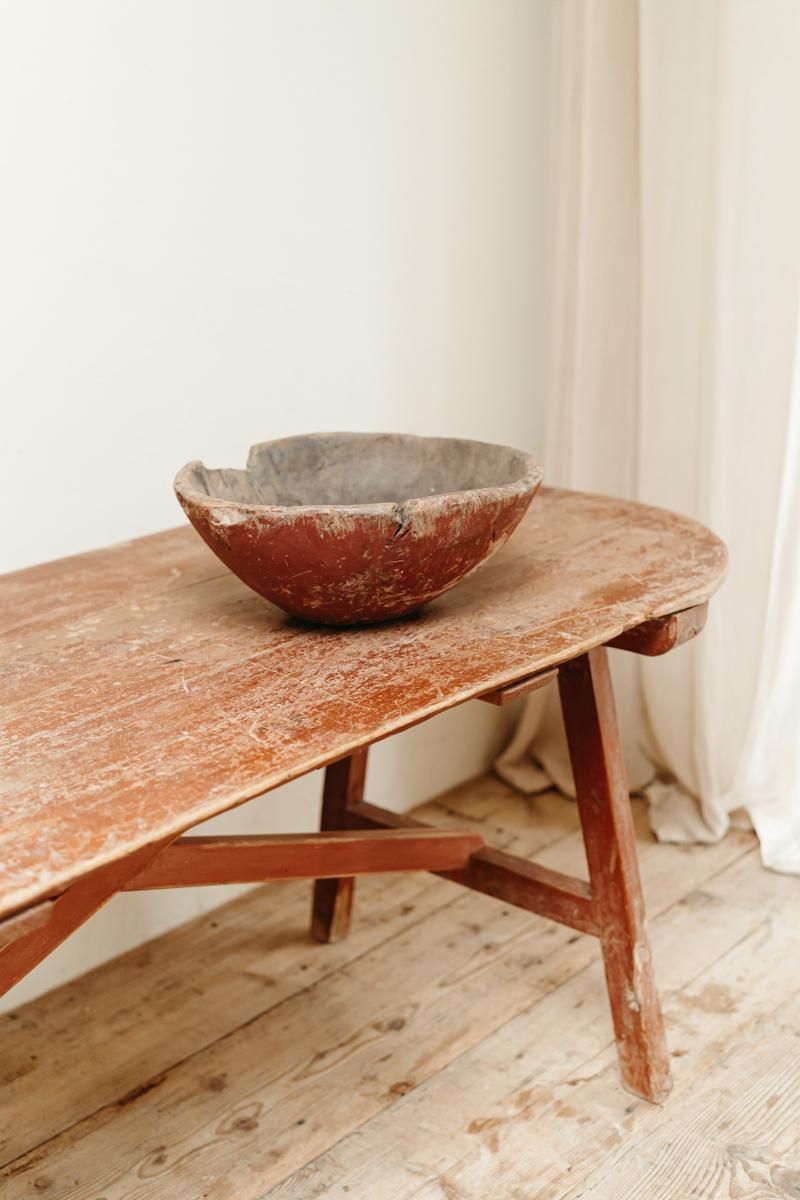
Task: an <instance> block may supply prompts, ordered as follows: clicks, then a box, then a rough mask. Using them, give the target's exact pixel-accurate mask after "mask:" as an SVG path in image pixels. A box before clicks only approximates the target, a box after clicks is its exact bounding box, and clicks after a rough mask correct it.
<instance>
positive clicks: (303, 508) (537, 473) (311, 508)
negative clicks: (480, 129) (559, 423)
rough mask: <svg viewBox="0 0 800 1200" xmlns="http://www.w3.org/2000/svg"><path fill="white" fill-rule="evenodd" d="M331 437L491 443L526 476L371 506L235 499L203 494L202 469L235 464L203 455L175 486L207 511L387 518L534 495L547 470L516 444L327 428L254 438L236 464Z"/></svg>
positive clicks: (179, 493) (179, 474)
mask: <svg viewBox="0 0 800 1200" xmlns="http://www.w3.org/2000/svg"><path fill="white" fill-rule="evenodd" d="M331 437H355V438H365V439H366V438H385V437H397V438H402V439H403V440H404V441H419V442H461V443H468V444H470V445H474V446H487V447H491V448H492V449H493V450H507V451H508V453H509V454H514V455H518V456H519V457H521V459H522V460H523V462H524V464H525V470H524V472H523V474H522V475H520V476H518V477H517V478H516V479H512V480H510V481H509V482H508V483H498V484H492V485H489V486H487V487H479V488H461V489H456V490H452V491H448V492H433V493H431V494H429V495H426V496H407V497H406V498H405V499H403V500H378V501H373V502H371V503H366V504H248V503H247V502H246V501H243V500H229V499H227V498H225V497H222V496H210V495H209V494H208V493H207V492H202V491H200V490H199V488H197V487H195V486H194V484H193V482H191V477H192V475H193V474H194V473H195V472H196V471H197V470H198V468H201V469H202V470H204V471H208V470H229V469H231V468H219V467H207V466H206V465H205V463H204V462H203V461H202V460H201V459H199V458H195V459H192V460H191V461H190V462H188V463H185V464H184V465H183V466H182V467H181V468H180V470H179V471H178V472H177V474H176V475H175V479H174V480H173V487H174V489H175V494H176V495H177V497H178V500H179V501H180V502H181V503H183V501H184V500H185V501H187V503H190V504H192V505H194V506H199V507H202V508H205V509H220V510H222V511H223V512H237V513H252V514H253V515H254V516H258V515H259V514H270V515H272V514H287V513H291V514H293V513H298V514H303V515H309V514H312V513H337V514H342V515H352V516H384V515H389V514H396V513H397V512H398V510H403V511H405V509H406V508H407V507H409V506H413V507H414V508H418V507H421V506H424V505H430V504H437V503H439V502H441V501H442V500H448V499H452V498H453V497H456V496H459V497H461V496H470V497H475V498H476V499H477V498H480V497H484V496H486V495H487V494H488V493H491V494H492V496H493V497H495V498H503V499H511V498H512V497H513V496H520V495H525V494H527V493H529V492H530V493H533V492H535V491H536V489H537V488H538V487H539V485H540V483H541V482H542V478H543V472H542V468H541V467H540V465H539V463H538V462H537V461H536V459H535V458H534V457H533V455H531V454H529V453H528V451H526V450H519V449H516V448H515V447H514V446H506V445H505V444H503V443H502V442H485V441H481V440H480V439H478V438H460V437H443V436H438V435H435V434H430V435H429V434H415V433H385V432H371V431H366V432H360V431H358V432H357V431H350V430H342V431H335V430H334V431H326V432H324V433H300V434H290V435H289V436H288V437H282V438H272V439H269V440H267V441H264V442H254V443H253V445H252V446H251V447H250V449H249V450H248V457H247V462H246V465H245V467H244V468H239V467H235V468H233V469H234V470H242V469H244V470H245V471H247V470H248V469H249V463H250V456H251V454H252V452H253V450H255V449H260V448H261V447H262V446H274V445H279V444H282V443H284V442H299V441H306V440H307V439H308V438H331Z"/></svg>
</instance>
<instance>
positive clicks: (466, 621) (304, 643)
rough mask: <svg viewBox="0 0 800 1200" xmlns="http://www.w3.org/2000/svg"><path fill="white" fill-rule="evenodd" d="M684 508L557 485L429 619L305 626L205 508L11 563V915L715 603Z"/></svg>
mask: <svg viewBox="0 0 800 1200" xmlns="http://www.w3.org/2000/svg"><path fill="white" fill-rule="evenodd" d="M725 565H726V552H725V547H724V545H723V544H722V542H720V540H719V539H718V538H717V537H715V536H714V535H713V534H712V533H710V532H709V530H707V529H705V528H704V527H703V526H702V525H699V524H697V522H695V521H692V520H689V519H688V518H686V517H680V516H676V515H675V514H673V513H670V512H666V511H665V510H663V509H656V508H650V507H647V506H645V505H642V504H635V503H632V502H630V501H623V500H616V499H612V498H609V497H603V496H593V495H586V494H583V493H579V492H566V491H558V490H554V489H550V488H543V489H542V490H541V492H540V493H539V495H538V496H537V497H536V499H535V500H534V502H533V504H532V506H531V509H530V511H529V513H528V515H527V516H526V518H525V519H524V521H523V522H522V524H521V525H520V527H519V529H518V530H517V532H516V533H515V534H514V536H513V537H512V538H511V540H510V541H509V542H508V543H507V545H505V546H504V547H503V548H502V549H501V550H500V551H499V552H498V553H497V554H496V555H495V556H494V557H493V558H491V559H490V560H489V561H488V562H486V563H484V565H483V566H481V567H479V568H478V569H477V571H475V573H474V574H473V575H472V576H470V577H469V578H468V579H467V580H465V581H464V582H462V583H461V584H459V585H458V586H457V587H455V588H454V589H453V590H452V591H451V592H448V593H447V594H446V595H444V596H441V597H440V598H439V599H438V600H435V601H433V603H431V604H430V605H429V606H428V607H427V608H426V609H424V610H423V611H422V612H421V613H419V614H418V615H416V616H412V617H408V618H405V619H402V620H399V621H393V622H390V623H387V624H383V625H373V626H366V627H362V628H356V629H353V628H350V629H325V628H316V627H311V626H307V625H303V624H301V623H299V622H297V621H294V620H292V619H290V618H289V617H286V616H284V614H283V613H282V612H280V611H279V610H278V609H276V608H274V607H273V606H272V605H270V604H268V603H267V602H266V601H264V600H262V599H261V598H260V597H259V596H257V595H256V594H255V593H254V592H251V591H249V590H248V589H247V588H246V587H245V586H244V584H242V583H241V582H240V581H239V580H238V579H237V578H235V576H233V575H232V574H230V573H229V572H228V571H226V570H225V569H224V568H223V567H222V566H221V565H220V563H219V560H218V559H217V558H215V556H214V555H213V554H212V553H211V551H210V550H208V549H207V547H206V546H205V545H204V544H203V542H202V541H201V540H200V538H199V537H198V536H197V534H196V533H195V532H194V531H193V530H192V529H191V528H190V527H189V526H188V525H187V526H185V527H183V528H180V529H173V530H169V531H167V532H165V533H159V534H155V535H153V536H151V537H144V538H138V539H136V540H135V541H131V542H126V543H122V544H121V545H117V546H112V547H110V548H108V549H105V550H98V551H93V552H91V553H88V554H81V555H77V556H75V557H72V558H65V559H61V560H59V561H56V562H51V563H46V564H44V565H42V566H37V567H31V568H29V569H27V570H24V571H17V572H15V573H13V574H10V575H5V576H2V577H0V608H1V609H2V626H3V632H2V634H0V671H1V672H2V680H3V721H2V744H1V745H0V794H1V795H2V800H1V801H0V863H1V864H2V870H0V916H2V915H5V914H8V913H11V912H14V911H16V910H17V909H19V908H22V907H24V906H27V905H29V904H32V903H34V902H35V901H37V900H39V899H42V898H44V897H46V896H50V895H53V894H55V893H57V892H58V891H60V890H63V888H64V887H65V886H66V885H67V884H69V883H71V882H73V881H74V880H76V879H78V878H80V877H81V876H82V875H85V874H86V873H87V872H88V871H90V870H92V869H94V868H95V867H98V866H101V865H102V864H104V863H108V862H110V861H112V860H115V859H119V858H122V857H124V856H125V855H127V854H130V853H131V852H133V851H134V850H136V849H139V848H141V847H142V846H145V845H148V844H149V843H151V842H155V841H157V840H159V839H161V838H164V837H166V836H168V835H170V834H173V833H179V832H182V831H184V830H185V829H188V828H190V827H191V826H192V825H195V824H197V823H198V822H200V821H203V820H205V819H206V818H208V817H211V816H214V815H215V814H217V813H220V812H223V811H225V810H226V809H228V808H231V807H233V806H234V805H236V804H239V803H241V802H243V801H245V800H248V799H251V798H252V797H254V796H256V795H258V794H259V793H261V792H265V791H268V790H270V789H271V788H274V787H277V786H278V785H279V784H282V783H286V782H288V781H289V780H290V779H293V778H296V777H297V776H299V775H302V774H304V773H306V772H307V771H309V770H312V769H314V768H316V767H320V766H324V765H325V764H326V763H328V762H330V761H332V760H334V759H336V758H339V757H341V756H342V755H344V754H347V753H349V752H350V751H352V750H354V749H356V748H358V747H359V746H363V745H366V744H368V743H370V742H373V741H375V740H376V739H377V738H380V737H385V736H386V735H388V734H390V733H393V732H396V731H398V730H401V729H404V728H406V727H408V726H410V725H413V724H415V723H416V722H418V721H420V720H423V719H425V718H426V717H430V716H433V715H434V714H435V713H437V712H441V711H443V710H444V709H446V708H449V707H451V706H453V705H455V704H459V703H462V702H463V701H465V700H468V699H471V698H473V697H475V696H478V695H480V694H482V693H484V692H486V691H489V690H491V689H494V688H498V687H500V686H502V685H504V684H508V683H510V682H512V681H514V680H517V679H521V678H523V677H525V676H527V675H530V674H533V673H534V672H536V671H540V670H542V669H543V668H545V667H548V666H553V665H556V664H558V663H560V662H565V661H567V660H568V659H571V658H574V657H575V656H576V655H578V654H581V653H582V652H583V651H585V650H588V649H590V648H591V647H593V646H597V645H601V644H604V643H606V642H608V641H610V640H611V639H612V638H614V637H616V636H618V635H619V634H621V633H622V632H624V631H625V630H627V629H630V628H632V627H634V626H636V625H639V624H641V623H642V622H643V621H646V620H648V619H650V618H653V617H659V616H665V615H667V614H669V613H672V612H677V611H680V610H681V609H684V608H689V607H690V606H693V605H696V604H700V603H702V602H704V601H705V600H707V599H708V597H709V596H710V595H711V594H712V593H713V592H714V591H715V590H716V588H717V587H718V585H719V584H720V582H721V580H722V578H723V575H724V572H725Z"/></svg>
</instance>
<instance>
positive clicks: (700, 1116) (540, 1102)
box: [0, 778, 800, 1200]
mask: <svg viewBox="0 0 800 1200" xmlns="http://www.w3.org/2000/svg"><path fill="white" fill-rule="evenodd" d="M378 800H379V798H378ZM424 815H425V816H426V817H427V818H428V819H430V820H435V821H438V822H440V823H445V822H450V823H455V822H457V823H463V822H464V820H465V819H466V820H467V821H469V822H470V823H474V824H475V825H476V826H477V827H478V828H479V829H480V830H481V831H482V832H483V833H484V835H485V836H486V838H487V839H491V841H492V842H494V843H495V844H496V845H500V846H504V847H508V848H514V849H515V850H516V851H517V852H521V853H527V854H531V855H532V854H534V852H535V853H536V856H537V858H538V859H539V860H540V861H542V862H544V863H546V864H547V865H549V866H552V867H556V868H558V869H560V870H566V871H570V870H573V871H580V870H581V865H582V850H581V844H580V835H579V832H578V829H577V818H576V813H575V809H574V806H573V805H572V804H570V803H569V802H567V801H565V800H563V799H561V798H559V797H557V796H554V795H545V796H542V797H539V798H538V799H537V800H533V801H532V800H524V799H521V798H519V797H517V796H515V795H512V794H511V793H510V791H509V790H508V789H507V788H506V787H504V785H502V784H501V783H499V782H498V781H497V780H495V779H491V778H483V779H479V780H477V781H475V782H473V783H471V784H469V785H466V786H464V787H462V788H459V789H457V790H456V791H454V792H451V793H449V794H448V795H446V796H444V797H440V798H439V800H438V801H435V802H433V803H432V804H430V805H428V806H426V810H424ZM637 820H638V824H639V836H640V851H641V863H642V872H643V875H644V881H645V890H646V893H647V899H648V904H649V912H650V917H651V932H652V937H653V942H654V951H655V959H656V970H657V975H658V979H659V983H660V985H661V989H662V996H663V998H664V1001H665V1007H666V1016H667V1031H668V1037H669V1042H670V1047H671V1051H672V1055H673V1064H674V1074H675V1090H674V1092H673V1094H672V1097H671V1098H670V1100H669V1102H668V1103H667V1105H666V1106H665V1107H663V1108H656V1107H654V1106H652V1105H649V1104H647V1103H645V1102H644V1101H641V1100H637V1099H635V1098H634V1097H633V1096H631V1095H629V1094H628V1093H626V1092H625V1091H623V1090H622V1088H621V1087H620V1084H619V1079H618V1075H617V1069H616V1063H615V1055H614V1048H613V1042H612V1037H611V1028H610V1021H609V1016H608V1012H607V1007H606V998H605V993H604V989H603V983H602V976H601V970H600V964H599V961H598V946H597V943H596V941H595V940H594V939H592V938H590V937H585V936H581V935H578V934H575V933H573V932H572V931H571V930H569V929H566V928H563V927H561V926H557V925H553V924H550V923H548V922H546V921H543V920H540V919H538V918H535V917H531V916H528V915H526V914H525V913H522V912H519V911H517V910H513V909H510V908H508V907H506V906H505V905H503V904H501V903H499V902H498V901H494V900H491V899H489V898H488V897H485V896H480V895H477V894H475V893H471V892H467V891H465V890H463V889H461V888H459V887H457V886H456V885H454V884H451V883H448V882H445V881H442V880H439V879H436V878H434V877H432V876H429V875H417V874H414V875H406V876H384V877H375V878H372V879H369V880H362V881H360V882H359V883H358V886H357V903H356V920H355V923H354V929H353V932H352V934H351V937H350V939H349V940H348V941H347V942H344V943H340V944H338V945H331V946H319V945H316V944H315V943H313V942H311V941H310V940H309V937H308V934H307V926H308V910H309V898H310V889H309V885H308V884H273V885H270V886H268V887H266V888H262V889H259V890H258V891H255V892H252V893H250V894H249V895H247V896H245V897H243V898H242V899H239V900H236V901H234V902H232V903H230V904H228V905H227V906H226V907H224V908H221V909H219V910H217V911H216V912H214V913H212V914H211V915H210V916H208V915H207V916H205V917H203V918H200V919H198V920H197V921H195V922H193V923H192V924H189V925H186V926H184V927H183V928H182V929H180V930H177V931H176V932H174V933H171V934H168V935H166V936H165V937H163V938H161V939H159V940H158V941H156V942H153V943H151V944H150V945H149V946H147V947H146V948H142V949H139V950H135V951H132V952H131V953H129V954H127V955H125V956H124V957H122V958H120V959H119V960H117V961H116V962H114V963H111V964H109V965H107V966H105V967H103V968H101V969H99V970H98V971H95V972H93V973H91V974H90V975H87V976H85V977H83V978H82V979H80V980H78V981H77V982H75V983H73V984H69V985H67V986H66V987H63V988H61V989H59V990H58V991H56V992H53V993H51V994H50V995H48V996H45V997H44V998H42V999H40V1000H37V1001H35V1002H33V1003H32V1004H30V1005H28V1006H27V1007H25V1008H23V1009H20V1010H19V1011H18V1012H17V1013H12V1014H10V1015H7V1016H5V1017H1V1018H0V1078H2V1083H3V1087H2V1092H1V1093H0V1161H1V1162H2V1163H4V1164H5V1166H4V1167H3V1169H2V1170H0V1196H1V1197H2V1200H17V1198H20V1197H39V1196H41V1197H46V1198H48V1200H67V1198H73V1197H75V1198H77V1197H81V1198H82V1200H122V1198H123V1197H124V1198H125V1200H151V1198H156V1197H158V1198H159V1200H162V1198H163V1200H167V1198H168V1200H212V1198H213V1200H223V1198H224V1200H229V1198H230V1200H266V1198H267V1197H280V1198H281V1200H309V1198H313V1197H325V1198H326V1200H333V1198H336V1200H345V1198H346V1200H411V1198H412V1197H413V1198H414V1200H487V1198H489V1197H491V1198H495V1197H498V1198H500V1200H506V1198H508V1200H535V1198H541V1200H544V1198H545V1197H547V1198H552V1200H578V1197H593V1198H603V1200H612V1198H613V1200H618V1198H619V1200H640V1198H642V1200H667V1198H669V1200H672V1198H675V1200H677V1198H681V1200H682V1198H684V1197H687V1198H688V1197H692V1198H693V1200H696V1198H698V1197H700V1198H709V1200H711V1198H713V1200H717V1198H726V1200H727V1198H729V1200H734V1198H735V1200H762V1198H764V1197H772V1196H778V1197H793V1198H797V1197H800V998H799V996H798V990H799V989H800V969H799V966H798V922H797V915H798V911H800V880H798V879H796V878H790V877H786V876H779V875H775V874H771V873H768V872H766V871H764V870H762V868H761V867H760V866H759V861H758V857H757V853H756V849H755V843H754V839H753V837H752V836H751V835H750V834H745V833H741V832H737V833H731V834H730V835H729V836H728V837H727V838H726V839H725V840H724V841H723V842H721V843H720V844H719V845H716V846H708V847H677V846H659V845H656V844H654V843H653V841H652V840H651V838H650V837H649V835H648V834H647V832H646V823H645V821H644V814H643V812H642V811H641V809H640V808H639V806H637Z"/></svg>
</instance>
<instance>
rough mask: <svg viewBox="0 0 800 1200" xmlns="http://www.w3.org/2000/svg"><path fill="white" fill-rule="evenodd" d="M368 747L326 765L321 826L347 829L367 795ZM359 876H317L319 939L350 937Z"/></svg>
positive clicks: (314, 918)
mask: <svg viewBox="0 0 800 1200" xmlns="http://www.w3.org/2000/svg"><path fill="white" fill-rule="evenodd" d="M366 771H367V748H366V747H365V748H364V749H363V750H356V751H355V753H353V754H351V755H350V756H349V758H340V759H339V761H338V762H334V763H331V764H330V766H329V767H326V768H325V784H324V787H323V791H322V815H321V818H320V826H319V827H320V829H344V828H346V824H347V820H346V813H347V810H348V808H350V806H351V805H353V804H357V803H358V802H359V801H360V800H361V799H362V798H363V795H364V777H365V775H366ZM354 886H355V879H354V878H353V877H352V876H351V877H350V878H347V879H317V880H315V882H314V899H313V905H312V910H311V936H312V937H314V938H316V940H317V941H318V942H339V941H341V940H342V938H345V937H347V934H348V932H349V929H350V917H351V914H352V910H353V889H354Z"/></svg>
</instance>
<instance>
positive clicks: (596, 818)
mask: <svg viewBox="0 0 800 1200" xmlns="http://www.w3.org/2000/svg"><path fill="white" fill-rule="evenodd" d="M559 688H560V692H561V704H562V708H563V710H564V723H565V725H566V730H567V740H568V743H569V752H570V758H571V760H572V770H573V774H574V777H575V789H576V793H577V798H578V807H579V810H580V817H581V825H582V828H583V839H584V844H585V846H586V858H587V862H588V866H589V878H590V882H591V889H592V900H593V910H594V914H595V916H596V918H597V921H598V925H599V933H600V942H601V945H602V949H603V960H604V964H605V973H606V983H607V986H608V994H609V999H610V1002H611V1013H612V1017H613V1021H614V1033H615V1036H616V1039H617V1051H618V1054H619V1062H620V1071H621V1073H622V1078H623V1081H624V1083H625V1085H626V1087H628V1088H629V1089H630V1090H631V1091H632V1092H635V1093H636V1094H637V1095H639V1096H643V1097H644V1098H645V1099H647V1100H652V1101H656V1102H658V1101H661V1100H664V1099H665V1098H666V1096H667V1094H668V1092H669V1090H670V1088H671V1087H672V1080H671V1078H670V1070H669V1057H668V1052H667V1046H666V1040H665V1037H664V1024H663V1019H662V1016H661V1006H660V1004H659V999H658V992H657V990H656V985H655V979H654V976H653V967H652V962H651V956H650V943H649V939H648V936H647V931H646V927H645V915H644V898H643V896H642V887H641V881H640V878H639V865H638V861H637V857H636V840H635V835H634V829H633V818H632V815H631V807H630V797H629V795H628V784H627V778H626V774H625V764H624V761H623V758H622V751H621V748H620V743H619V733H618V730H617V721H616V714H615V711H614V697H613V692H612V687H611V677H610V674H609V670H608V654H607V651H606V649H605V647H604V646H599V647H597V648H596V649H594V650H590V651H589V652H588V653H587V654H583V655H581V657H580V658H576V659H575V660H574V661H572V662H570V663H567V664H565V665H564V666H562V667H561V668H560V670H559Z"/></svg>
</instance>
